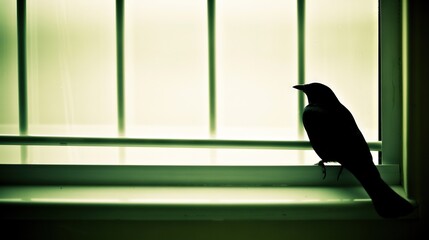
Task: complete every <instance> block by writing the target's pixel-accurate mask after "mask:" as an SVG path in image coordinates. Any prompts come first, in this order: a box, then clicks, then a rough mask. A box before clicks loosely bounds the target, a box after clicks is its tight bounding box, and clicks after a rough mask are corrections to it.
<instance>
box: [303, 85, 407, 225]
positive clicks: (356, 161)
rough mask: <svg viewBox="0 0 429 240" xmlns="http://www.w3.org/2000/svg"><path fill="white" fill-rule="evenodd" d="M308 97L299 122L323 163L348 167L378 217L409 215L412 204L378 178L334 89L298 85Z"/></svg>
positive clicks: (349, 115) (356, 127)
mask: <svg viewBox="0 0 429 240" xmlns="http://www.w3.org/2000/svg"><path fill="white" fill-rule="evenodd" d="M295 88H297V89H299V90H301V91H303V92H304V93H305V94H306V95H307V98H308V100H309V104H308V105H307V106H306V107H305V109H304V113H303V116H302V118H303V124H304V128H305V130H306V132H307V135H308V138H309V140H310V143H311V145H312V147H313V149H314V151H315V152H316V153H317V155H318V156H319V157H320V158H321V163H322V164H323V162H338V163H340V164H341V167H344V168H346V169H347V170H349V171H350V172H351V173H352V174H353V175H354V176H355V177H356V178H357V180H359V182H360V183H361V184H362V186H363V187H364V189H365V190H366V192H367V193H368V195H369V196H370V197H371V199H372V201H373V204H374V207H375V209H376V211H377V212H378V213H379V215H380V216H382V217H386V218H394V217H400V216H404V215H407V214H409V213H410V212H411V211H412V210H413V207H412V205H411V204H410V203H409V202H408V201H406V200H405V199H403V198H402V197H401V196H399V195H398V194H397V193H396V192H394V191H393V190H392V189H391V188H390V187H389V186H388V185H387V184H386V183H385V182H384V181H383V179H382V178H381V176H380V174H379V172H378V170H377V168H376V166H375V165H374V162H373V160H372V156H371V153H370V150H369V147H368V144H367V142H366V141H365V138H364V136H363V134H362V133H361V131H360V130H359V128H358V126H357V124H356V121H355V119H354V118H353V115H352V114H351V113H350V111H349V110H348V109H347V108H346V107H344V106H343V105H342V104H341V103H340V101H339V100H338V99H337V97H336V96H335V94H334V92H333V91H332V90H331V89H330V88H329V87H327V86H325V85H323V84H320V83H311V84H306V85H298V86H295Z"/></svg>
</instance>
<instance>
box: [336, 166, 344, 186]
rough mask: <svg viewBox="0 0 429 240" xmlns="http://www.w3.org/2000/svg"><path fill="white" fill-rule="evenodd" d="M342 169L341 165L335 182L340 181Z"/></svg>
mask: <svg viewBox="0 0 429 240" xmlns="http://www.w3.org/2000/svg"><path fill="white" fill-rule="evenodd" d="M343 169H344V167H343V165H341V168H340V171H339V172H338V176H337V182H338V180H339V179H340V175H341V173H342V172H343Z"/></svg>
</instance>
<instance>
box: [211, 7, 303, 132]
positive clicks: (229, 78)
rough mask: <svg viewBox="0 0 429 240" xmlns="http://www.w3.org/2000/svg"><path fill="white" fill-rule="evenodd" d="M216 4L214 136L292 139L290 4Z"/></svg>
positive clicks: (293, 20) (293, 11)
mask: <svg viewBox="0 0 429 240" xmlns="http://www.w3.org/2000/svg"><path fill="white" fill-rule="evenodd" d="M216 4H217V6H216V14H217V15H216V31H217V32H216V49H217V56H216V58H217V61H216V67H217V78H216V81H217V101H218V103H217V111H218V113H217V114H218V131H217V133H218V134H217V136H218V137H219V138H236V139H237V138H246V139H297V137H298V135H297V128H298V124H299V123H298V119H299V118H298V115H297V114H298V108H297V99H298V97H297V94H296V91H294V89H293V88H292V86H293V85H296V83H297V68H298V67H297V6H296V0H289V1H285V0H273V1H269V2H267V1H265V0H237V1H228V0H218V1H216Z"/></svg>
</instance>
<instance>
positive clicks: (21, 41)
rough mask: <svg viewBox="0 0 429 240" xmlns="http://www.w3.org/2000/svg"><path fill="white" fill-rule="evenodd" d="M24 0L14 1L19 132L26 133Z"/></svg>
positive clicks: (23, 158)
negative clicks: (16, 37) (16, 34)
mask: <svg viewBox="0 0 429 240" xmlns="http://www.w3.org/2000/svg"><path fill="white" fill-rule="evenodd" d="M26 8H27V2H26V0H18V1H17V2H16V9H17V14H16V15H17V32H18V104H19V134H20V135H27V133H28V119H27V49H26V37H27V36H26V35H27V34H26V21H27V20H26V19H27V16H26V14H27V13H26ZM21 163H22V164H25V163H27V146H21Z"/></svg>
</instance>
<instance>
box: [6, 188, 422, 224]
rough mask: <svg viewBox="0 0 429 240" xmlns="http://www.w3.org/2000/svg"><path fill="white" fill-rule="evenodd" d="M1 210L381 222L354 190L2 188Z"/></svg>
mask: <svg viewBox="0 0 429 240" xmlns="http://www.w3.org/2000/svg"><path fill="white" fill-rule="evenodd" d="M393 188H394V189H395V191H397V192H398V193H399V194H401V195H402V196H404V195H405V193H404V191H403V189H402V187H400V186H394V187H393ZM0 211H1V212H2V214H1V215H0V218H1V219H3V220H13V219H43V220H59V219H64V220H305V219H314V220H317V219H326V220H328V219H381V218H380V217H379V216H378V215H377V213H376V212H375V210H374V208H373V206H372V203H371V200H370V199H369V198H368V195H367V194H366V193H365V191H364V190H363V189H362V188H361V187H357V186H352V187H351V186H350V187H149V186H146V187H131V186H128V187H127V186H116V187H113V186H110V187H109V186H1V187H0ZM413 217H415V216H414V215H413V216H408V217H407V218H413Z"/></svg>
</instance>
